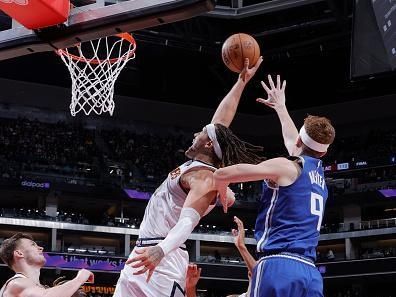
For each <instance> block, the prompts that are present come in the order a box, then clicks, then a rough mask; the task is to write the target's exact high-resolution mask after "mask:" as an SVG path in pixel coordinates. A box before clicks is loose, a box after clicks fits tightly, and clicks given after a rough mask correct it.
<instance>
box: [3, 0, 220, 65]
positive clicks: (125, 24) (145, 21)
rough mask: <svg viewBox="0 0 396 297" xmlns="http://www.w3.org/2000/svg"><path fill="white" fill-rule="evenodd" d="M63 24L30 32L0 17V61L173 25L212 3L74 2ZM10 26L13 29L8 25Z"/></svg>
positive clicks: (195, 0) (201, 0) (153, 0)
mask: <svg viewBox="0 0 396 297" xmlns="http://www.w3.org/2000/svg"><path fill="white" fill-rule="evenodd" d="M71 2H72V5H73V7H72V8H71V10H70V15H69V18H68V20H67V21H66V22H65V23H62V24H59V25H56V26H52V27H48V28H43V29H39V30H29V29H26V28H25V27H23V26H21V25H20V24H18V23H17V22H15V21H12V22H11V19H10V18H8V16H6V15H5V14H1V15H0V60H5V59H10V58H14V57H18V56H22V55H27V54H32V53H36V52H45V51H53V50H56V49H63V48H66V47H70V46H72V45H73V44H75V43H79V42H84V41H88V40H92V39H97V38H100V37H104V36H109V35H113V34H117V33H122V32H132V31H135V30H140V29H144V28H149V27H154V26H158V25H161V24H166V23H172V22H176V21H180V20H184V19H188V18H191V17H194V16H196V15H199V14H202V13H204V12H207V11H210V10H212V9H213V8H214V6H215V1H214V0H126V1H125V0H106V1H105V0H75V1H73V0H72V1H71ZM10 24H12V26H10Z"/></svg>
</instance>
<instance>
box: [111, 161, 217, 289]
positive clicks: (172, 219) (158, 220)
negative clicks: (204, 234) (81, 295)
mask: <svg viewBox="0 0 396 297" xmlns="http://www.w3.org/2000/svg"><path fill="white" fill-rule="evenodd" d="M200 169H208V170H211V171H215V170H216V168H215V167H213V166H211V165H208V164H205V163H202V162H200V161H188V162H186V163H184V164H183V165H181V166H180V167H178V168H176V169H175V170H173V171H172V172H171V173H169V175H168V177H167V178H166V180H165V181H164V182H163V183H162V184H161V185H160V186H159V187H158V189H157V190H156V191H155V193H154V194H153V195H152V196H151V198H150V201H149V203H148V204H147V207H146V212H145V213H144V218H143V222H142V224H141V225H140V230H139V239H140V240H141V241H140V243H139V244H138V242H137V244H136V246H135V248H134V249H133V251H132V252H131V255H130V256H129V257H130V258H133V257H135V256H137V254H136V250H137V249H139V248H141V247H144V246H153V245H155V244H157V243H158V242H160V241H161V240H162V239H163V238H165V237H166V236H167V235H168V233H169V231H170V230H171V229H172V228H173V227H174V226H175V225H176V223H177V221H178V220H179V217H180V212H181V209H182V207H183V204H184V201H185V200H186V197H187V193H186V191H185V190H184V189H183V188H182V187H181V185H180V177H181V176H182V175H183V174H184V173H186V172H190V171H193V170H194V171H195V170H200ZM188 261H189V257H188V253H187V251H186V250H185V249H184V248H183V247H181V248H178V249H175V250H173V251H171V252H170V253H169V254H167V255H166V256H165V257H164V258H163V259H162V260H161V262H160V263H159V265H158V266H157V267H156V268H155V270H154V274H153V276H152V277H151V279H150V281H149V282H147V281H146V278H147V272H146V273H144V274H140V275H135V274H134V273H135V272H137V271H138V270H139V269H140V268H138V269H135V268H132V267H131V266H129V265H125V267H124V269H123V270H122V271H121V274H120V278H119V279H118V282H117V286H116V289H115V292H114V294H113V297H183V296H185V289H184V287H185V284H186V273H187V266H188Z"/></svg>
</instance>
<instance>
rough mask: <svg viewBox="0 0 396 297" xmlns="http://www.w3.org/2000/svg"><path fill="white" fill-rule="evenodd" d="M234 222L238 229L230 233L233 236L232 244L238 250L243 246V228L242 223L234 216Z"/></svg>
mask: <svg viewBox="0 0 396 297" xmlns="http://www.w3.org/2000/svg"><path fill="white" fill-rule="evenodd" d="M234 222H235V223H236V224H237V228H238V229H232V230H231V231H232V235H233V236H234V244H235V246H236V247H237V248H238V249H240V248H241V247H244V246H245V227H244V226H243V222H242V221H241V220H240V219H239V218H238V217H236V216H235V217H234Z"/></svg>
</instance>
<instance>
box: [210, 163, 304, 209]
mask: <svg viewBox="0 0 396 297" xmlns="http://www.w3.org/2000/svg"><path fill="white" fill-rule="evenodd" d="M300 172H301V170H300V168H299V167H298V165H296V163H295V162H292V161H290V160H288V159H286V158H274V159H270V160H267V161H264V162H261V163H260V164H257V165H253V164H237V165H232V166H228V167H224V168H220V169H217V170H216V171H215V173H214V174H213V180H214V182H215V184H216V185H215V188H216V189H217V191H218V193H219V196H220V200H221V203H222V204H223V207H224V205H227V195H226V193H227V187H228V185H229V184H230V183H243V182H250V181H257V180H263V179H270V180H272V181H274V182H276V183H277V184H279V185H281V186H287V185H290V184H292V183H293V182H294V181H295V180H296V179H297V177H298V176H299V175H300Z"/></svg>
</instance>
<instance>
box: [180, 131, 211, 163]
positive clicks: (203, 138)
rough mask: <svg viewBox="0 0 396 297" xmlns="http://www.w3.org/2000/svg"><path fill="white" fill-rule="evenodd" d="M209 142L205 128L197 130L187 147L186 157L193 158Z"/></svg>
mask: <svg viewBox="0 0 396 297" xmlns="http://www.w3.org/2000/svg"><path fill="white" fill-rule="evenodd" d="M209 142H210V139H209V136H208V134H207V132H206V128H203V129H202V131H200V132H197V133H195V134H194V139H193V142H192V145H191V146H190V147H189V148H188V149H187V151H186V152H185V155H186V156H187V157H188V158H191V159H192V158H194V157H195V156H197V155H198V154H199V153H202V152H203V149H204V148H205V146H206V145H208V144H209Z"/></svg>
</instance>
